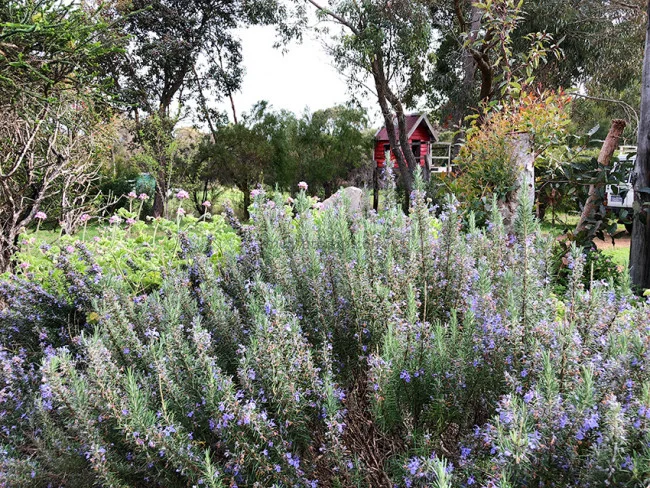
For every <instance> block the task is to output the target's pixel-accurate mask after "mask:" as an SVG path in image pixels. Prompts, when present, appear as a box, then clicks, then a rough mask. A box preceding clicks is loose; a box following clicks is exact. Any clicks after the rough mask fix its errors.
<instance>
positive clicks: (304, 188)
mask: <svg viewBox="0 0 650 488" xmlns="http://www.w3.org/2000/svg"><path fill="white" fill-rule="evenodd" d="M307 188H309V185H307V183H305V182H304V181H301V182H300V183H298V189H299V190H304V191H307Z"/></svg>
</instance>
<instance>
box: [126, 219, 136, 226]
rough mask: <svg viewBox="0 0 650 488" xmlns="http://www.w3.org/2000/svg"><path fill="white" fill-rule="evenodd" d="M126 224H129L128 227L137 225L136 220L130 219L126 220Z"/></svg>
mask: <svg viewBox="0 0 650 488" xmlns="http://www.w3.org/2000/svg"><path fill="white" fill-rule="evenodd" d="M126 223H127V225H133V224H135V219H134V218H131V217H129V218H128V219H126Z"/></svg>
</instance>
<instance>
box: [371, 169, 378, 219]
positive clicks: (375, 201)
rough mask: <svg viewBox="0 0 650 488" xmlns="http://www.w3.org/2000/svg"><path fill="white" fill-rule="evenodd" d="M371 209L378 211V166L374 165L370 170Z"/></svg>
mask: <svg viewBox="0 0 650 488" xmlns="http://www.w3.org/2000/svg"><path fill="white" fill-rule="evenodd" d="M372 209H373V210H374V211H375V212H378V211H379V168H378V167H377V165H375V169H374V170H373V172H372Z"/></svg>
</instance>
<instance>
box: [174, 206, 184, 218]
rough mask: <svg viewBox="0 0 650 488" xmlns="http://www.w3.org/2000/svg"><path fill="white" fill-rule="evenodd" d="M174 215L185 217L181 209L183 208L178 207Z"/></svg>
mask: <svg viewBox="0 0 650 488" xmlns="http://www.w3.org/2000/svg"><path fill="white" fill-rule="evenodd" d="M176 215H178V216H179V217H182V216H183V215H185V210H184V209H183V207H178V210H176Z"/></svg>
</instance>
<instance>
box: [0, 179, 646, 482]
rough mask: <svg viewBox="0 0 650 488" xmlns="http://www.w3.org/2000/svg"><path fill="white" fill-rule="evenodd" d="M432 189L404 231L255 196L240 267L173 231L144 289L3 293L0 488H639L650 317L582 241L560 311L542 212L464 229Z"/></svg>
mask: <svg viewBox="0 0 650 488" xmlns="http://www.w3.org/2000/svg"><path fill="white" fill-rule="evenodd" d="M421 187H422V185H421V182H418V189H417V190H416V191H415V192H414V193H413V195H412V199H411V202H412V209H411V212H410V214H409V216H405V215H404V214H403V213H402V212H401V210H400V209H399V208H398V206H397V205H396V204H395V203H394V202H393V204H391V205H389V206H388V208H387V210H385V211H384V212H382V213H381V214H375V213H372V212H371V213H369V214H367V215H361V214H354V213H351V212H350V211H349V210H348V208H347V205H348V204H347V203H346V202H345V201H343V200H344V199H339V203H337V204H336V205H334V206H333V207H332V208H329V209H326V210H323V211H320V210H315V209H314V208H313V202H312V201H311V200H310V199H309V198H308V197H307V196H306V195H305V192H304V190H301V191H300V193H299V195H298V196H297V197H296V198H295V200H294V201H293V202H292V205H291V206H290V205H286V204H285V202H284V201H282V200H281V199H280V196H278V197H276V199H275V200H271V201H268V200H267V198H266V195H265V194H264V192H263V191H261V190H259V191H257V192H256V194H255V196H254V201H253V205H252V208H253V212H252V221H251V224H250V225H242V224H241V223H239V222H238V221H237V220H236V219H235V218H234V217H233V215H232V213H230V215H229V216H228V219H229V221H230V223H231V225H232V227H233V228H234V229H236V231H237V232H238V234H239V236H240V238H241V249H240V251H239V252H235V251H232V250H228V251H226V252H225V253H224V257H223V260H221V261H214V260H213V259H212V258H211V257H210V251H208V252H206V249H205V247H204V245H202V244H201V243H199V242H196V241H192V239H187V238H183V239H182V240H181V245H180V252H181V257H182V260H179V261H175V262H173V263H171V264H170V265H169V266H168V270H167V272H166V273H165V274H164V276H163V278H162V281H161V284H160V287H158V288H157V289H152V290H149V291H148V292H146V293H142V290H138V291H137V292H134V290H132V289H131V288H130V287H129V286H128V285H127V284H126V281H125V280H124V279H123V278H121V276H120V275H119V274H115V275H114V274H111V273H108V272H104V273H102V274H101V275H96V274H95V275H93V274H92V273H91V272H90V271H89V272H88V274H82V273H72V272H69V273H68V272H66V273H64V277H65V278H66V279H67V280H69V283H70V286H69V288H68V289H67V290H65V294H64V295H63V296H64V298H65V300H62V299H61V298H59V295H57V294H56V293H52V294H48V292H46V291H45V290H43V289H42V287H40V285H39V284H38V283H34V282H30V281H28V280H24V279H23V280H20V279H13V280H10V281H8V282H5V283H4V284H3V285H2V289H1V291H2V295H3V297H4V300H5V301H6V302H7V303H8V304H9V307H10V308H8V309H5V310H4V311H3V312H2V315H1V316H0V324H1V326H2V327H3V329H4V330H7V331H10V330H13V329H12V327H14V328H16V329H15V330H18V329H20V334H18V333H13V334H11V333H9V334H6V335H3V336H2V337H3V340H4V348H3V349H2V351H5V352H4V353H2V354H0V361H1V362H2V366H3V368H2V369H1V370H0V371H1V372H0V374H1V375H2V378H0V380H2V381H1V382H0V384H2V385H3V389H2V390H1V393H0V408H2V413H0V415H2V418H3V424H4V425H6V428H4V429H2V430H1V431H0V442H2V444H3V449H2V451H0V459H1V462H2V469H1V470H0V483H4V484H6V485H8V486H47V485H48V484H51V485H52V486H58V485H61V484H66V485H69V486H81V487H83V486H93V485H100V486H165V487H170V486H171V487H174V486H178V487H181V486H182V487H185V486H203V485H205V486H251V487H252V486H260V487H265V486H278V487H280V486H332V487H336V486H339V487H352V486H367V487H370V486H372V487H375V486H385V487H389V486H435V487H438V488H447V487H452V486H453V487H456V486H485V487H506V486H545V487H548V486H556V487H566V486H575V487H587V486H590V487H596V486H644V484H646V483H647V482H648V478H649V477H650V452H648V450H649V448H648V445H649V444H648V439H649V438H650V422H649V419H650V381H649V378H648V373H647V371H648V367H649V366H650V365H649V364H648V362H649V360H650V348H649V347H648V339H647V337H648V333H647V329H648V326H649V325H650V316H649V315H650V307H649V306H648V305H647V304H646V303H643V302H635V301H634V300H633V299H632V298H631V295H630V293H629V289H628V287H626V286H623V287H621V288H614V287H612V286H610V285H609V284H608V283H604V282H598V283H591V287H590V289H589V290H586V288H585V287H584V285H583V284H582V274H583V272H584V258H583V256H582V255H581V254H580V252H579V251H578V250H576V249H575V248H574V250H573V253H572V254H571V257H570V258H569V259H568V267H569V268H570V269H571V270H572V274H571V277H570V279H569V283H568V286H567V289H566V294H565V295H563V296H559V295H555V294H554V293H553V290H554V289H555V288H554V284H553V276H552V275H551V272H550V270H551V267H550V266H549V265H548V259H547V258H548V257H549V255H550V249H551V242H550V241H549V239H548V238H547V237H545V236H543V235H542V234H540V233H539V231H538V230H537V224H536V222H535V221H534V219H533V218H532V216H531V215H532V212H531V210H532V208H531V203H530V202H526V201H522V202H521V205H520V207H519V208H520V210H519V214H518V216H517V221H516V225H515V233H514V235H507V234H506V233H505V231H504V227H503V225H502V222H501V218H500V216H499V214H498V212H497V211H496V210H493V212H492V214H491V216H490V223H489V225H488V226H487V228H485V229H482V228H478V227H477V226H476V225H474V222H473V221H472V219H470V222H469V227H468V230H467V232H461V230H460V228H461V226H460V217H459V215H458V213H457V211H456V209H455V204H454V202H453V201H450V202H448V205H447V206H446V208H445V209H444V210H443V212H442V214H441V215H440V217H439V218H438V219H437V218H434V216H433V215H434V211H433V208H430V206H429V205H428V203H427V201H426V199H425V196H424V192H423V191H422V190H421ZM494 208H496V206H494ZM63 255H65V256H68V255H67V254H65V253H63ZM60 266H63V267H64V268H65V265H63V264H61V265H60ZM66 269H67V268H66ZM71 303H72V304H74V310H76V313H75V314H71V313H68V312H69V310H70V308H69V307H70V304H71ZM66 307H68V308H66ZM14 310H18V311H19V312H20V315H21V317H29V319H28V320H29V323H30V324H31V326H32V328H29V327H27V325H25V322H19V321H18V318H17V317H16V314H15V313H13V311H14ZM64 312H65V313H64ZM21 327H22V328H21ZM23 351H24V352H23ZM4 385H7V386H6V387H5V386H4Z"/></svg>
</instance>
